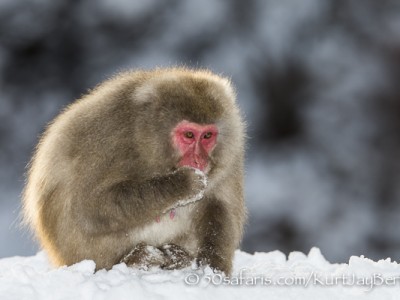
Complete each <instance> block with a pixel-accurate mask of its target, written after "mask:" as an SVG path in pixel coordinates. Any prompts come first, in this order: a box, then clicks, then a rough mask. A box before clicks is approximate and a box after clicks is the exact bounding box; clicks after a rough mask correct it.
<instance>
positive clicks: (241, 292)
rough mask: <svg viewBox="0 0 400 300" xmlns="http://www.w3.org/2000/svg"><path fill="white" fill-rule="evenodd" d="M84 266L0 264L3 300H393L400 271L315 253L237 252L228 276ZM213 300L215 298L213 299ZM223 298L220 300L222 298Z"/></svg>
mask: <svg viewBox="0 0 400 300" xmlns="http://www.w3.org/2000/svg"><path fill="white" fill-rule="evenodd" d="M94 270H95V263H94V262H93V261H90V260H85V261H82V262H80V263H77V264H75V265H73V266H70V267H60V268H53V267H52V266H51V265H50V264H49V261H48V258H47V256H46V254H45V252H43V251H42V252H39V253H38V254H37V255H36V256H31V257H17V256H16V257H10V258H4V259H1V260H0V298H1V299H4V300H8V299H96V300H97V299H115V300H117V299H335V300H336V299H395V297H397V296H398V285H399V284H400V275H399V274H400V265H399V264H398V263H396V262H392V261H391V260H390V259H386V260H380V261H378V262H374V261H372V260H370V259H367V258H364V257H362V256H361V257H356V256H352V257H351V258H350V260H349V263H348V264H331V263H329V262H328V261H327V260H325V258H324V257H323V255H322V254H321V252H320V250H319V249H318V248H312V249H311V251H310V252H309V254H308V255H305V254H303V253H301V252H292V253H290V254H289V256H288V258H286V256H285V255H284V254H283V253H281V252H279V251H273V252H269V253H255V254H254V255H251V254H248V253H245V252H242V251H239V250H237V251H236V253H235V259H234V271H233V274H232V276H231V277H224V276H223V275H222V274H219V273H213V272H212V270H211V269H210V268H209V267H203V268H202V269H196V268H195V265H194V264H193V265H192V267H188V268H186V269H183V270H173V271H165V270H160V269H158V268H153V269H151V270H149V271H143V270H139V269H134V268H129V267H127V266H126V265H125V264H118V265H115V266H114V267H113V268H112V269H111V270H109V271H106V270H100V271H98V272H96V273H95V272H94ZM211 297H212V298H211ZM222 297H223V298H222Z"/></svg>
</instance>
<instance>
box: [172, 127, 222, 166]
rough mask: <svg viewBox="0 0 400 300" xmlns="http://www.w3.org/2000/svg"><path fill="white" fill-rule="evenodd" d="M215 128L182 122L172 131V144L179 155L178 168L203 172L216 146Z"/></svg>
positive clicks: (216, 131) (216, 133)
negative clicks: (188, 167)
mask: <svg viewBox="0 0 400 300" xmlns="http://www.w3.org/2000/svg"><path fill="white" fill-rule="evenodd" d="M217 135H218V129H217V126H215V125H213V124H210V125H200V124H197V123H192V122H188V121H182V122H180V123H178V125H176V127H175V128H174V129H173V130H172V143H173V145H174V147H175V148H176V149H177V150H178V152H179V154H180V155H181V158H180V161H179V163H178V166H180V167H181V166H190V167H193V168H196V169H200V170H201V171H205V170H206V168H207V166H208V162H209V157H210V154H211V152H212V150H213V149H214V147H215V145H216V144H217Z"/></svg>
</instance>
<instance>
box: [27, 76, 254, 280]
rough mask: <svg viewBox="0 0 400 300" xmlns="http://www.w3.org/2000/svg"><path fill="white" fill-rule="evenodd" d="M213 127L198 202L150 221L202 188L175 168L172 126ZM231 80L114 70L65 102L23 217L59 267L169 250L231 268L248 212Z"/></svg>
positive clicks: (42, 147)
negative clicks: (140, 249)
mask: <svg viewBox="0 0 400 300" xmlns="http://www.w3.org/2000/svg"><path fill="white" fill-rule="evenodd" d="M181 120H188V121H191V122H196V123H199V124H216V125H217V127H218V129H219V135H218V141H217V145H216V147H215V149H214V150H213V152H212V153H211V157H210V167H211V169H210V172H209V173H208V174H207V177H208V185H207V188H206V189H205V194H204V197H203V199H201V200H200V201H197V202H196V203H193V204H189V205H186V206H184V207H180V208H177V217H176V218H175V220H174V221H170V220H168V218H164V219H163V220H162V221H161V222H160V224H157V223H156V222H155V221H154V220H155V218H156V217H157V216H158V215H160V214H162V213H163V212H165V211H166V210H167V209H168V208H170V207H172V206H173V205H174V203H176V202H177V201H178V200H179V199H185V198H190V197H191V196H193V195H194V194H196V193H197V192H198V191H200V190H202V189H204V186H202V185H201V184H200V183H199V181H198V179H199V178H198V176H199V175H197V174H196V173H195V172H194V171H193V170H192V169H190V168H179V169H177V168H176V166H177V163H178V160H179V157H178V155H177V153H176V151H175V150H174V149H173V147H172V145H171V130H172V128H173V127H174V126H175V125H176V124H177V123H178V122H180V121H181ZM243 127H244V126H243V123H242V120H241V117H240V114H239V111H238V108H237V106H236V104H235V95H234V92H233V90H232V88H231V86H230V82H229V81H228V80H227V79H225V78H222V77H220V76H217V75H215V74H213V73H211V72H209V71H205V70H188V69H184V68H173V69H157V70H153V71H136V72H128V73H122V74H120V75H118V76H116V77H115V78H113V79H111V80H108V81H106V82H104V83H103V84H101V85H99V86H98V87H97V88H96V89H94V90H93V91H91V92H90V93H89V94H88V95H86V96H84V97H83V98H82V99H80V100H78V101H76V102H75V103H73V104H72V105H70V106H69V107H68V108H67V109H65V111H64V112H62V113H61V114H60V115H59V116H58V117H57V118H56V119H55V120H54V121H53V122H52V123H51V124H50V125H49V127H48V128H47V130H46V132H45V133H44V135H43V137H42V139H41V141H40V143H39V144H38V146H37V150H36V153H35V155H34V157H33V159H32V161H31V165H30V169H29V173H28V180H27V185H26V188H25V191H24V213H25V220H26V221H27V222H28V223H29V224H30V225H31V226H32V228H33V229H34V231H35V233H36V235H37V237H38V238H39V240H40V243H41V245H42V247H43V248H44V249H45V250H46V251H47V252H48V253H49V255H50V257H51V259H52V261H53V263H54V264H55V265H57V266H60V265H65V264H66V265H71V264H73V263H76V262H78V261H81V260H83V259H93V260H94V261H95V262H96V264H97V269H100V268H111V267H112V266H113V265H114V264H116V263H118V262H119V261H120V260H121V259H123V257H124V256H126V255H127V254H128V253H130V252H131V250H132V249H134V248H135V246H136V245H138V244H141V243H144V244H148V245H151V246H154V247H162V245H164V244H175V245H177V246H178V247H182V249H185V251H187V252H188V253H189V255H190V256H192V257H196V258H197V259H198V260H199V261H201V262H204V263H208V264H210V265H211V267H213V268H214V269H218V270H221V271H224V272H226V273H227V274H228V273H230V272H231V268H232V258H233V253H234V250H235V249H236V248H237V247H238V245H239V242H240V240H241V236H242V231H243V224H244V222H245V215H246V210H245V206H244V199H243V156H244V128H243Z"/></svg>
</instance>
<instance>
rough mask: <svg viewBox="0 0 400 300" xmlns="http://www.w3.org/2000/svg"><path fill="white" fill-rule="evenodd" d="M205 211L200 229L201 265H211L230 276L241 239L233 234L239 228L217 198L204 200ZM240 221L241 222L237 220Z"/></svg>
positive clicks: (199, 258) (199, 254)
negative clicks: (234, 229)
mask: <svg viewBox="0 0 400 300" xmlns="http://www.w3.org/2000/svg"><path fill="white" fill-rule="evenodd" d="M203 201H204V203H202V204H205V209H204V210H203V213H202V214H201V216H199V217H200V219H199V223H198V224H200V226H199V227H198V229H197V230H198V236H199V239H200V248H199V253H198V260H199V261H200V264H209V265H210V267H211V268H212V269H214V270H216V271H222V272H224V273H225V274H226V275H230V273H231V271H232V260H233V255H234V251H235V249H236V247H237V246H238V245H237V244H238V242H239V237H238V236H237V237H236V234H235V233H234V232H233V228H235V227H237V226H236V224H235V220H234V218H233V216H232V215H231V214H230V213H229V209H228V207H226V204H225V203H223V202H221V201H218V200H217V199H215V198H211V199H204V200H203ZM236 221H239V220H236Z"/></svg>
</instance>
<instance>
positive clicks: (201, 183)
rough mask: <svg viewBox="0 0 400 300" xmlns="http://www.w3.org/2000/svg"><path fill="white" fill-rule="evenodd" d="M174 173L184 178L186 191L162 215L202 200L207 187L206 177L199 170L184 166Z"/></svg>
mask: <svg viewBox="0 0 400 300" xmlns="http://www.w3.org/2000/svg"><path fill="white" fill-rule="evenodd" d="M174 173H179V175H183V176H182V177H183V178H185V180H186V181H187V184H186V186H187V190H186V193H185V195H184V196H183V197H181V199H178V200H177V201H176V202H175V203H174V205H173V206H171V207H169V208H168V209H167V210H165V211H164V213H165V212H167V211H169V210H171V209H173V208H176V207H179V206H185V205H188V204H191V203H194V202H196V201H199V200H200V199H202V198H203V196H204V191H205V189H206V187H207V177H206V175H205V174H204V173H203V172H202V171H200V170H199V169H195V168H192V167H186V166H185V167H181V168H179V169H178V170H176V171H175V172H174Z"/></svg>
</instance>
